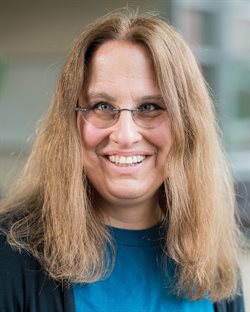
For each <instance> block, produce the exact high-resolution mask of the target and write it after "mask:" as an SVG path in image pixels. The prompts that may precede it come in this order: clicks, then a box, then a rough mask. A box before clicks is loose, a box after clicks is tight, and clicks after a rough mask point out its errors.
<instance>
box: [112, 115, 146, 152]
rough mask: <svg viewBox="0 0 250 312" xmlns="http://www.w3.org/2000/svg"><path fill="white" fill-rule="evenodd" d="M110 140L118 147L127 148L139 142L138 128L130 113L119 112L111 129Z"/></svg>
mask: <svg viewBox="0 0 250 312" xmlns="http://www.w3.org/2000/svg"><path fill="white" fill-rule="evenodd" d="M110 139H111V140H112V141H113V142H115V143H117V144H119V145H120V147H128V146H131V145H133V144H135V143H137V142H138V141H140V139H141V134H140V132H139V127H138V126H137V125H136V124H135V122H134V120H133V117H132V113H131V112H130V111H121V112H120V114H119V119H118V121H117V122H116V124H115V125H114V126H113V127H112V131H111V133H110Z"/></svg>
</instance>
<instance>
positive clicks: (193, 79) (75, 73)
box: [1, 10, 240, 301]
mask: <svg viewBox="0 0 250 312" xmlns="http://www.w3.org/2000/svg"><path fill="white" fill-rule="evenodd" d="M108 40H125V41H128V42H132V43H133V42H134V43H141V44H143V45H144V46H145V47H147V49H148V50H149V52H150V54H151V57H152V60H153V64H154V69H155V73H156V77H157V80H158V84H159V87H160V90H161V93H162V96H163V98H164V101H165V105H166V109H167V112H168V116H169V119H170V121H171V128H172V135H173V145H172V148H171V150H170V152H169V155H168V158H167V161H166V164H165V178H164V184H163V187H162V194H161V195H162V198H164V200H163V201H162V202H163V203H164V206H163V207H162V211H163V213H164V222H165V223H167V231H166V238H165V246H164V250H165V254H166V255H167V256H168V257H170V258H171V259H173V261H174V262H175V263H176V267H177V271H176V287H175V290H176V292H177V293H178V294H184V293H185V294H188V295H189V297H190V298H192V299H198V298H201V297H202V296H205V295H207V294H209V295H210V297H211V298H212V300H214V301H218V300H221V299H223V298H228V297H232V296H233V295H234V294H235V292H236V290H237V284H238V257H239V250H240V248H239V239H240V234H239V230H238V226H237V223H236V220H235V211H236V209H235V207H236V205H235V199H234V190H233V183H232V179H231V176H230V173H229V170H228V166H227V162H226V159H225V156H224V152H223V148H222V147H221V143H220V131H219V129H218V126H217V122H216V118H215V113H214V107H213V103H212V100H211V98H210V96H209V92H208V90H207V86H206V83H205V81H204V79H203V76H202V74H201V71H200V69H199V66H198V65H197V62H196V61H195V58H194V56H193V54H192V53H191V51H190V49H189V48H188V46H187V45H186V43H185V42H184V41H183V39H182V38H181V36H180V35H179V34H178V33H177V32H176V31H175V30H174V28H173V27H172V26H170V25H169V24H168V23H167V22H166V21H165V20H163V19H161V18H159V17H157V16H156V15H149V14H147V15H138V14H136V13H134V12H131V11H128V10H126V11H123V10H121V11H115V12H112V13H109V14H108V15H105V16H104V17H101V18H99V19H97V20H96V21H95V22H94V23H92V24H90V25H88V26H86V27H85V28H84V30H83V31H82V33H81V34H80V36H79V38H78V39H77V41H76V42H75V44H74V46H73V49H72V52H71V53H70V54H69V56H68V59H67V61H66V63H65V66H64V68H63V70H62V73H61V76H60V78H59V81H58V85H57V88H56V91H55V95H54V98H53V101H52V103H51V105H50V107H49V110H48V112H47V113H46V115H45V116H44V118H43V119H42V120H41V122H40V124H39V127H38V131H37V136H36V140H35V142H34V145H33V148H32V151H31V154H30V157H29V159H28V161H27V164H26V166H25V168H24V171H23V173H22V175H21V177H20V179H19V180H18V181H17V183H16V184H15V186H14V187H13V188H12V189H11V191H10V192H9V194H8V195H7V196H6V197H5V198H4V199H3V200H2V202H1V220H2V221H1V229H2V231H4V232H5V234H6V235H7V239H8V242H9V243H10V244H11V245H12V246H13V247H15V248H18V249H19V250H26V251H28V252H29V253H31V254H32V255H33V256H34V257H36V258H37V259H38V260H39V261H40V262H41V263H42V265H43V266H44V268H45V270H46V271H47V272H48V274H49V275H50V276H51V277H52V278H55V279H57V280H59V281H63V282H67V283H73V282H85V283H91V282H94V281H97V280H99V279H100V278H102V277H103V276H104V275H105V274H107V272H108V271H109V270H112V265H110V264H112V259H109V258H108V257H107V253H106V250H107V244H110V245H111V247H112V240H111V238H110V237H109V234H108V231H107V228H106V227H105V225H104V224H103V222H102V220H101V218H100V215H99V214H98V213H97V210H96V208H95V196H94V194H93V189H92V187H91V185H90V183H89V182H88V178H87V177H86V175H85V173H84V169H83V162H84V160H83V159H82V149H83V146H82V143H81V139H80V135H79V131H78V129H77V124H76V113H75V107H76V105H77V101H78V98H79V95H80V93H81V91H82V89H83V88H84V86H85V83H86V79H87V77H88V64H89V62H90V61H91V57H92V55H93V54H94V53H95V51H96V49H98V47H99V46H100V45H101V44H102V43H104V42H106V41H108ZM114 256H115V253H114Z"/></svg>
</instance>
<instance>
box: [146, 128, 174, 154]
mask: <svg viewBox="0 0 250 312" xmlns="http://www.w3.org/2000/svg"><path fill="white" fill-rule="evenodd" d="M144 138H145V139H146V140H147V141H148V142H150V143H152V144H154V145H155V147H156V148H157V150H158V151H159V152H163V151H164V152H165V153H166V154H168V152H169V150H170V148H171V146H172V142H173V140H172V134H171V127H170V123H169V122H167V123H164V124H162V125H161V126H160V127H158V128H155V129H151V130H150V131H148V132H145V133H144Z"/></svg>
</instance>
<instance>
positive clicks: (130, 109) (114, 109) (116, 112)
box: [75, 107, 166, 129]
mask: <svg viewBox="0 0 250 312" xmlns="http://www.w3.org/2000/svg"><path fill="white" fill-rule="evenodd" d="M92 110H93V109H92V108H84V107H75V111H76V112H88V111H92ZM159 110H162V111H165V112H166V108H162V107H160V108H159ZM122 111H128V112H131V114H132V118H133V121H134V122H135V123H136V124H137V125H139V126H140V127H143V126H142V125H140V124H138V123H137V121H136V120H135V119H134V117H133V116H134V115H133V112H140V109H138V108H113V109H112V112H113V113H115V114H114V117H113V120H115V122H114V124H112V125H111V126H108V127H100V128H99V127H97V128H99V129H106V128H110V127H113V126H114V125H115V124H116V123H117V122H118V120H119V118H117V119H116V118H115V117H116V116H117V115H120V113H121V112H122ZM84 120H85V121H86V122H87V123H89V124H91V125H92V126H95V125H93V124H92V123H90V122H89V121H88V120H87V119H85V118H84ZM143 128H148V127H143ZM152 128H153V127H152ZM152 128H150V127H149V128H148V129H152Z"/></svg>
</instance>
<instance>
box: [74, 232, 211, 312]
mask: <svg viewBox="0 0 250 312" xmlns="http://www.w3.org/2000/svg"><path fill="white" fill-rule="evenodd" d="M110 231H111V234H112V237H113V239H114V242H115V246H116V262H115V267H114V269H113V271H112V273H111V275H109V276H108V277H107V278H105V279H104V280H100V281H98V282H95V283H91V284H75V285H74V287H73V290H74V300H75V306H76V312H110V311H112V312H166V311H170V312H189V311H192V312H201V311H202V312H213V311H214V309H213V304H212V302H211V301H210V300H209V299H206V298H204V299H201V300H199V301H190V300H188V299H186V298H178V297H176V296H175V295H174V294H173V291H172V290H173V289H172V286H173V272H174V265H173V262H171V261H167V265H166V263H165V262H166V261H165V262H163V261H162V260H163V257H162V256H163V252H162V246H163V242H164V239H163V238H162V237H163V236H164V233H163V230H162V229H161V227H160V226H155V227H153V228H150V229H146V230H124V229H118V228H110ZM171 282H172V284H171Z"/></svg>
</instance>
